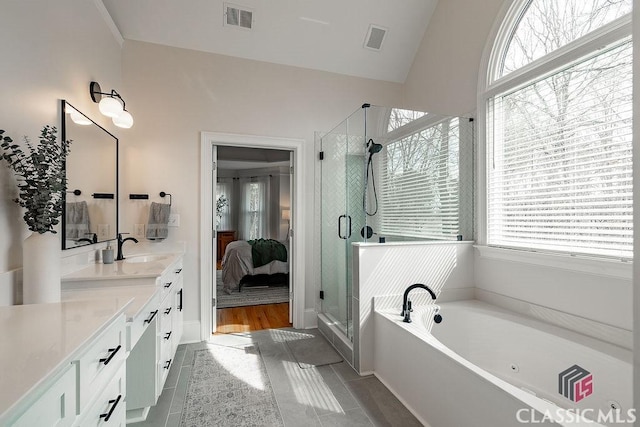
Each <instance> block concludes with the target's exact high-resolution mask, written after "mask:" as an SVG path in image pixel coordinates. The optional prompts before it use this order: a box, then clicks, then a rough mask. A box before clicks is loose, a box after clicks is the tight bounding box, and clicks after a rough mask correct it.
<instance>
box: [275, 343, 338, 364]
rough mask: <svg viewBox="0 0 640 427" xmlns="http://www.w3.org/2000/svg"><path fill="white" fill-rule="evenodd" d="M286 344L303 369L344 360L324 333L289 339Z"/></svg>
mask: <svg viewBox="0 0 640 427" xmlns="http://www.w3.org/2000/svg"><path fill="white" fill-rule="evenodd" d="M286 344H287V347H289V350H291V354H292V355H293V358H294V359H295V360H296V362H298V366H300V368H302V369H308V368H312V367H314V366H323V365H331V364H333V363H340V362H342V357H341V356H340V355H339V354H338V352H337V351H335V350H334V348H333V347H332V346H331V344H329V343H328V342H327V340H326V339H325V338H324V337H323V336H322V335H317V336H313V337H312V338H311V337H310V338H303V339H299V340H293V341H287V342H286Z"/></svg>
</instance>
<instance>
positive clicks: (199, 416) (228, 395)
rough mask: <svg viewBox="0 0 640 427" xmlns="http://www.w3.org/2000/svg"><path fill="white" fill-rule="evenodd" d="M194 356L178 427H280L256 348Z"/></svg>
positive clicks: (222, 349) (211, 350)
mask: <svg viewBox="0 0 640 427" xmlns="http://www.w3.org/2000/svg"><path fill="white" fill-rule="evenodd" d="M208 347H209V348H208V349H206V350H197V351H195V352H194V359H193V367H192V368H191V377H190V378H189V384H188V386H187V395H186V398H185V406H184V409H183V410H182V417H181V421H180V426H181V427H205V426H234V427H235V426H283V425H284V423H283V422H282V417H281V415H280V411H279V410H278V405H277V403H276V400H275V396H274V394H273V389H272V387H271V382H270V381H269V377H268V375H267V370H266V367H265V365H264V362H263V361H262V357H261V356H260V351H259V349H258V347H257V346H256V345H252V346H249V347H244V348H238V347H224V346H220V345H209V346H208Z"/></svg>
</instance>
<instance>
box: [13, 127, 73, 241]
mask: <svg viewBox="0 0 640 427" xmlns="http://www.w3.org/2000/svg"><path fill="white" fill-rule="evenodd" d="M56 132H57V129H56V128H55V127H54V126H49V125H46V126H44V127H43V128H42V132H41V133H40V143H39V144H38V145H37V146H34V145H33V144H31V141H30V140H29V138H27V137H26V136H25V137H24V144H25V146H26V148H27V151H28V152H26V153H25V152H24V151H22V149H21V148H20V146H19V145H17V144H13V139H11V137H9V136H4V130H1V129H0V141H1V142H0V148H1V149H2V151H3V153H1V154H0V158H1V159H3V160H5V161H6V162H7V163H8V165H9V167H10V168H11V169H13V171H14V172H15V174H16V176H17V177H18V189H19V193H18V198H16V199H13V201H14V202H16V203H17V204H19V205H20V206H22V207H23V208H25V209H26V212H25V214H24V216H23V218H24V221H25V223H26V224H27V226H28V228H29V230H31V231H33V232H37V233H40V234H44V233H46V232H47V231H50V232H51V233H54V234H55V233H56V231H55V230H54V228H53V227H54V226H55V225H57V224H58V223H59V222H60V221H59V219H58V218H60V216H61V215H62V201H63V194H64V192H65V191H66V190H67V177H66V173H65V168H64V165H65V160H66V158H67V155H68V154H69V151H70V145H71V141H70V140H69V141H63V142H62V143H61V144H58V143H57V142H56Z"/></svg>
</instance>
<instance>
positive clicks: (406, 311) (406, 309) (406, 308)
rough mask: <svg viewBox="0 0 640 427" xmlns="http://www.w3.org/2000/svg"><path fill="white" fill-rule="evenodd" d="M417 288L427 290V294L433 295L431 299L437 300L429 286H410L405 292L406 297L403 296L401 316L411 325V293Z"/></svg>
mask: <svg viewBox="0 0 640 427" xmlns="http://www.w3.org/2000/svg"><path fill="white" fill-rule="evenodd" d="M415 288H422V289H424V290H426V291H427V292H429V294H431V298H433V299H434V300H435V299H436V294H435V293H434V292H433V291H432V290H431V288H430V287H428V286H427V285H423V284H422V283H415V284H413V285H411V286H409V287H408V288H407V289H406V290H405V291H404V295H403V296H402V313H400V316H404V319H402V321H403V322H406V323H411V300H409V292H411V290H412V289H415Z"/></svg>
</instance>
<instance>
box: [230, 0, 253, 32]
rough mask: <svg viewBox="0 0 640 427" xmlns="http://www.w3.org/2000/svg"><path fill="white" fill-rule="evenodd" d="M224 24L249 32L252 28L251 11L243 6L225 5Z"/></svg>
mask: <svg viewBox="0 0 640 427" xmlns="http://www.w3.org/2000/svg"><path fill="white" fill-rule="evenodd" d="M224 24H225V25H229V26H232V27H240V28H245V29H247V30H250V29H251V27H252V26H253V10H251V9H249V8H247V7H244V6H238V5H235V4H231V3H225V4H224Z"/></svg>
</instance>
